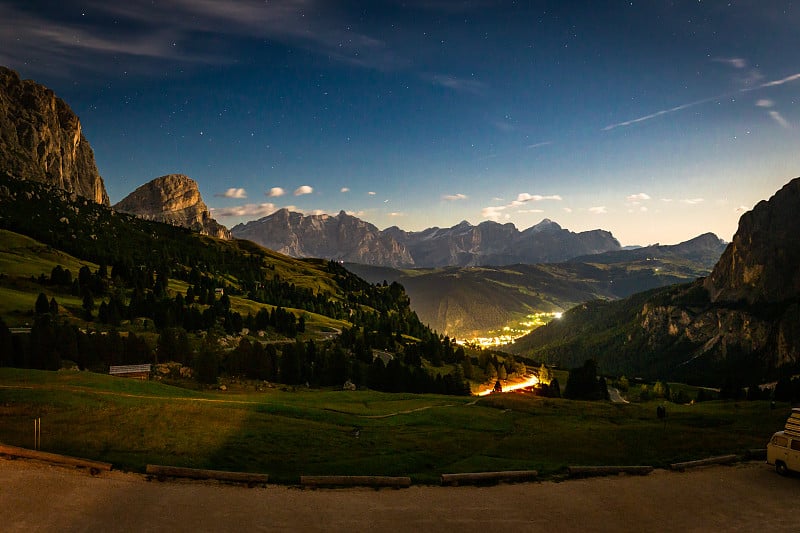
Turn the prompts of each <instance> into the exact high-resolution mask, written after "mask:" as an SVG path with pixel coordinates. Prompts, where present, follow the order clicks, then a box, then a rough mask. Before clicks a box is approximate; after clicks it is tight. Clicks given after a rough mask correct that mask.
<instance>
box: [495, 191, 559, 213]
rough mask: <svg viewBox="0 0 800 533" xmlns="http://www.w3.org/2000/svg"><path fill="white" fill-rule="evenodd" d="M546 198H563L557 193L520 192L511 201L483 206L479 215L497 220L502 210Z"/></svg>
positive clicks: (541, 200)
mask: <svg viewBox="0 0 800 533" xmlns="http://www.w3.org/2000/svg"><path fill="white" fill-rule="evenodd" d="M546 200H552V201H557V202H560V201H561V200H563V198H561V196H560V195H558V194H551V195H548V196H543V195H541V194H530V193H527V192H522V193H519V194H518V195H517V198H516V200H512V201H511V202H509V203H507V204H505V205H494V206H489V207H484V208H483V209H482V210H481V216H482V217H483V218H488V219H489V220H498V219H499V218H500V217H501V216H503V211H506V210H507V209H514V208H517V207H521V206H524V205H527V204H528V203H530V202H543V201H546ZM518 212H520V213H523V212H527V213H533V212H540V211H534V210H528V211H518ZM505 216H506V218H508V215H507V214H506V215H505Z"/></svg>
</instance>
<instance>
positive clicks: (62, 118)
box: [0, 67, 109, 205]
mask: <svg viewBox="0 0 800 533" xmlns="http://www.w3.org/2000/svg"><path fill="white" fill-rule="evenodd" d="M0 168H2V169H3V170H5V171H6V172H8V173H9V174H10V175H12V176H14V177H16V178H20V179H25V180H34V181H39V182H42V183H46V184H48V185H53V186H55V187H58V188H61V189H64V190H66V191H68V192H70V193H74V194H78V195H80V196H84V197H86V198H89V199H90V200H93V201H94V202H97V203H99V204H103V205H108V204H109V201H108V194H107V193H106V189H105V185H104V184H103V179H102V178H101V177H100V174H99V173H98V171H97V165H96V164H95V161H94V152H92V148H91V147H90V146H89V143H88V142H87V141H86V138H85V137H84V136H83V132H82V130H81V123H80V120H78V117H77V116H76V115H75V113H73V112H72V110H71V109H70V107H69V106H68V105H67V104H66V103H65V102H64V101H63V100H61V99H60V98H58V97H57V96H56V95H55V94H54V93H53V91H52V90H50V89H48V88H47V87H44V86H43V85H39V84H38V83H36V82H34V81H31V80H21V79H20V78H19V75H18V74H17V73H16V72H14V71H13V70H10V69H8V68H5V67H0Z"/></svg>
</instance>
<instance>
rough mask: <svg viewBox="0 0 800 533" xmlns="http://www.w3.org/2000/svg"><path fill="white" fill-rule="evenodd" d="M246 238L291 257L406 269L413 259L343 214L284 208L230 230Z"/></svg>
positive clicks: (400, 247) (390, 240) (374, 230)
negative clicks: (310, 213) (317, 258)
mask: <svg viewBox="0 0 800 533" xmlns="http://www.w3.org/2000/svg"><path fill="white" fill-rule="evenodd" d="M231 232H232V233H233V235H234V236H235V237H236V238H237V239H247V240H251V241H253V242H255V243H258V244H261V245H262V246H265V247H267V248H271V249H273V250H275V251H278V252H280V253H283V254H286V255H290V256H293V257H321V258H325V259H333V260H337V261H347V262H352V263H362V264H369V265H387V266H392V267H409V266H413V265H414V260H413V258H412V257H411V255H410V254H409V253H408V250H407V249H406V247H405V246H403V245H402V244H400V243H398V242H397V241H396V240H395V239H393V238H391V237H390V236H388V235H384V234H382V233H381V232H380V231H379V230H378V228H376V227H375V226H373V225H372V224H370V223H368V222H364V221H363V220H361V219H359V218H357V217H354V216H351V215H348V214H347V213H345V212H344V211H342V212H340V213H339V214H338V215H336V216H330V215H309V216H304V215H302V214H300V213H295V212H292V211H289V210H287V209H280V210H278V211H276V212H275V213H273V214H271V215H268V216H266V217H264V218H261V219H259V220H256V221H253V222H248V223H247V224H239V225H237V226H234V227H233V228H232V230H231Z"/></svg>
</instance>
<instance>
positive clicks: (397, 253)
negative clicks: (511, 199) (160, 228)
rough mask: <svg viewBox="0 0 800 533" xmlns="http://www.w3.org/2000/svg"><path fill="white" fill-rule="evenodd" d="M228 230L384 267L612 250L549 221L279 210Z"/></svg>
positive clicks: (603, 241)
mask: <svg viewBox="0 0 800 533" xmlns="http://www.w3.org/2000/svg"><path fill="white" fill-rule="evenodd" d="M231 231H232V233H233V235H234V236H236V237H237V238H241V239H249V240H252V241H254V242H257V243H259V244H261V245H263V246H266V247H268V248H273V249H275V250H277V251H279V252H282V253H285V254H287V255H292V256H295V257H327V258H334V259H341V260H343V261H347V262H350V263H362V264H366V265H374V266H387V267H395V268H397V267H412V266H413V267H420V268H437V267H443V266H481V265H495V266H502V265H511V264H518V263H528V264H532V263H549V262H559V261H565V260H567V259H570V258H572V257H575V256H577V255H585V254H594V253H600V252H606V251H609V250H619V249H620V244H619V242H618V241H617V240H616V239H615V238H614V237H613V236H612V235H611V234H610V233H609V232H607V231H602V230H594V231H587V232H582V233H573V232H571V231H568V230H565V229H562V228H561V226H559V225H558V224H556V223H555V222H552V221H550V220H544V221H542V222H541V223H539V224H537V225H535V226H533V227H531V228H528V229H527V230H525V231H522V232H520V231H519V230H517V228H516V227H515V226H514V225H513V224H498V223H497V222H483V223H481V224H479V225H477V226H473V225H472V224H470V223H469V222H466V221H464V222H461V223H460V224H457V225H455V226H453V227H451V228H429V229H426V230H423V231H419V232H407V231H403V230H402V229H400V228H398V227H396V226H393V227H391V228H387V229H385V230H383V231H379V230H378V229H377V228H376V227H375V226H373V225H372V224H369V223H367V222H364V221H363V220H360V219H358V218H356V217H352V216H349V215H346V214H345V213H343V212H342V213H339V215H337V216H336V217H331V216H329V215H310V216H303V215H301V214H299V213H292V212H289V211H287V210H285V209H282V210H280V211H278V212H276V213H273V214H272V215H269V216H267V217H264V218H262V219H260V220H257V221H255V222H249V223H247V224H244V225H242V224H239V225H238V226H235V227H234V228H233V229H232V230H231Z"/></svg>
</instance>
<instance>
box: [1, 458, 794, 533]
mask: <svg viewBox="0 0 800 533" xmlns="http://www.w3.org/2000/svg"><path fill="white" fill-rule="evenodd" d="M798 494H800V478H799V477H780V476H778V475H777V474H775V472H773V471H772V469H771V468H770V467H768V466H767V465H765V464H763V463H745V464H739V465H735V466H716V467H709V468H704V469H697V470H694V471H690V472H685V473H674V472H667V471H659V470H657V471H655V472H654V473H652V474H651V475H649V476H642V477H639V476H618V477H609V478H597V479H583V480H572V481H565V482H560V483H556V482H542V483H526V484H514V485H498V486H494V487H482V488H474V487H457V488H443V487H416V486H414V487H411V488H409V489H401V490H392V489H383V490H373V489H325V490H302V489H298V488H292V487H282V486H268V487H266V488H252V489H248V488H246V487H242V486H232V485H222V484H218V483H213V482H166V483H159V482H157V481H151V482H148V481H146V480H145V478H144V477H143V476H141V475H136V474H126V473H121V472H108V473H103V474H101V475H99V476H97V477H92V476H90V475H89V474H88V473H85V472H82V471H80V470H73V469H67V468H63V467H55V466H49V465H45V464H41V463H37V462H33V461H24V460H16V461H10V460H5V459H0V509H2V529H3V531H26V532H27V531H108V530H114V531H161V530H163V531H192V532H194V531H199V530H202V531H222V530H224V531H348V532H352V531H460V532H469V531H476V532H481V533H486V532H487V531H614V532H619V531H680V532H686V531H770V532H781V531H797V517H796V515H795V514H794V513H793V512H792V509H794V508H795V507H796V501H797V497H798Z"/></svg>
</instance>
